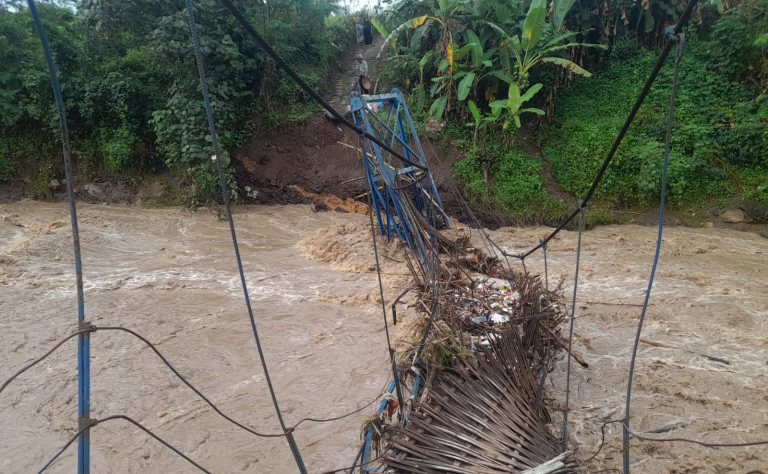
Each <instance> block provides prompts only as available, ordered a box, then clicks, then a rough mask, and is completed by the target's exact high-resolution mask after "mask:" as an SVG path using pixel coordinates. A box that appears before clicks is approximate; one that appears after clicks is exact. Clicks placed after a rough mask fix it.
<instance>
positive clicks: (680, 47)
mask: <svg viewBox="0 0 768 474" xmlns="http://www.w3.org/2000/svg"><path fill="white" fill-rule="evenodd" d="M673 38H676V42H677V54H676V55H675V70H674V73H673V76H672V93H671V95H670V99H669V113H668V115H667V135H666V137H665V142H664V164H663V166H662V174H661V196H660V198H659V201H660V203H659V228H658V235H657V236H656V252H655V253H654V256H653V265H652V266H651V275H650V277H649V278H648V287H647V288H646V290H645V299H644V300H643V309H642V310H641V311H640V320H639V321H638V322H637V332H636V333H635V342H634V345H633V346H632V357H631V359H630V362H629V375H628V377H627V396H626V403H625V406H624V430H623V436H622V438H623V462H624V474H629V433H630V431H629V424H630V423H629V417H630V411H629V410H630V402H631V399H632V377H633V376H634V373H635V361H636V358H637V347H638V345H639V344H640V334H641V332H642V331H643V322H644V321H645V314H646V312H647V311H648V302H649V301H650V299H651V290H652V289H653V279H654V277H655V276H656V267H657V265H658V263H659V256H660V254H661V242H662V236H663V234H664V208H665V206H666V199H667V175H668V168H669V154H670V149H671V143H672V125H673V121H674V118H675V99H676V98H677V79H678V74H679V71H680V59H681V58H682V57H683V51H684V49H685V37H684V36H683V33H678V34H675V35H674V36H673ZM673 42H674V41H672V38H670V41H669V44H672V43H673Z"/></svg>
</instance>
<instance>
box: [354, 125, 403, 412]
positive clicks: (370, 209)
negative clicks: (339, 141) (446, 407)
mask: <svg viewBox="0 0 768 474" xmlns="http://www.w3.org/2000/svg"><path fill="white" fill-rule="evenodd" d="M361 140H362V138H361ZM372 201H373V197H369V202H368V219H369V220H370V224H371V240H373V255H374V258H375V260H376V276H377V278H378V281H379V298H380V299H381V313H382V316H383V317H384V334H385V335H386V337H387V354H389V362H390V365H391V366H392V378H393V380H394V381H395V392H396V393H397V406H398V410H399V412H400V419H401V420H402V419H403V391H402V387H400V378H399V377H398V376H397V364H396V363H395V350H394V349H392V340H391V339H390V336H389V322H388V321H387V305H386V303H385V302H384V285H383V283H382V282H381V265H380V262H379V246H378V244H377V243H376V231H375V226H374V224H373V202H372Z"/></svg>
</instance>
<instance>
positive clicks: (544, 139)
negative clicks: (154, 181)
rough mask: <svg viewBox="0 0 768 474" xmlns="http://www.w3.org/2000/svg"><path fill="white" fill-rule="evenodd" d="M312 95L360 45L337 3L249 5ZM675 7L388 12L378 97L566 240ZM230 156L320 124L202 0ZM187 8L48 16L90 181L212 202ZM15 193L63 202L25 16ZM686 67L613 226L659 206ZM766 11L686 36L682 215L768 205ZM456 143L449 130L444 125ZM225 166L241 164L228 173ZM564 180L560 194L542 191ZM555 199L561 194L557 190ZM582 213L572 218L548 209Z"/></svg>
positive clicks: (51, 5)
mask: <svg viewBox="0 0 768 474" xmlns="http://www.w3.org/2000/svg"><path fill="white" fill-rule="evenodd" d="M237 3H238V6H239V7H240V8H241V9H242V10H243V11H244V12H245V14H246V15H247V16H248V17H249V18H250V19H251V21H252V22H253V24H254V25H256V26H257V27H258V28H260V29H261V33H262V34H263V35H264V36H265V37H266V38H267V39H268V40H269V41H270V42H271V43H272V44H273V45H274V47H275V48H276V49H277V50H278V52H279V53H280V54H282V55H283V57H285V58H286V60H287V61H288V62H289V63H290V64H292V65H293V66H294V67H295V68H297V69H298V70H299V72H300V74H301V75H302V76H303V77H304V78H305V79H306V80H307V81H308V82H309V83H310V84H311V85H313V86H314V87H316V88H318V89H322V88H323V86H324V85H326V84H327V81H328V78H329V75H330V71H331V70H332V69H333V67H334V66H335V62H336V61H338V59H339V57H340V56H341V54H342V53H343V52H344V51H345V50H348V49H349V46H350V45H351V43H352V42H353V41H354V35H353V34H352V32H353V31H354V28H353V24H354V22H355V21H354V19H353V17H352V16H351V15H349V14H348V13H345V12H344V11H343V10H342V9H340V8H339V7H338V5H337V3H336V0H302V1H300V2H299V1H296V0H275V1H269V2H246V1H244V0H242V1H239V2H237ZM685 3H687V2H680V1H678V0H653V1H642V2H634V1H633V2H629V1H625V0H608V1H604V0H579V1H578V2H576V1H575V0H409V1H406V2H399V3H397V4H387V3H385V5H391V6H390V7H388V8H384V9H382V8H380V7H377V8H376V9H375V11H376V15H375V19H374V20H373V23H374V26H375V27H376V28H377V29H378V30H379V32H380V33H381V34H382V36H384V37H385V38H386V43H385V46H384V48H383V50H382V51H381V55H382V56H383V57H384V59H386V61H385V65H386V67H385V68H384V71H382V72H380V77H379V78H377V79H379V80H380V83H381V85H383V86H384V87H389V86H397V87H400V88H401V89H402V90H404V91H406V94H407V95H408V98H409V101H410V103H411V106H412V110H413V112H414V114H415V115H416V116H417V117H418V118H419V119H420V120H421V121H429V122H431V123H432V125H433V126H432V127H429V128H432V129H434V128H435V127H437V128H438V129H439V128H441V127H444V128H443V132H442V133H441V134H440V135H441V136H442V138H447V139H449V140H452V141H453V142H454V143H456V144H458V145H459V146H460V147H461V149H462V150H463V151H464V153H465V154H464V157H463V159H462V160H461V161H460V162H459V163H458V165H457V166H456V168H455V170H454V171H455V174H456V175H457V177H458V178H459V179H460V181H461V182H462V183H463V184H464V186H465V188H466V189H467V191H468V192H469V194H470V196H471V197H472V198H473V200H474V201H475V202H476V204H479V205H483V206H485V207H488V208H492V209H497V210H498V209H500V210H503V211H505V212H510V213H511V214H512V215H513V216H514V217H516V218H517V219H518V220H520V221H527V222H530V221H546V222H553V221H554V220H556V219H557V218H559V217H560V216H561V215H562V214H563V213H564V212H565V211H566V210H567V209H568V207H569V206H571V205H572V201H574V200H575V198H576V196H578V195H581V194H583V193H584V191H585V190H586V189H587V187H588V186H589V184H590V183H591V180H592V178H593V176H594V173H595V171H596V169H597V167H598V166H599V164H600V163H601V161H602V159H603V157H604V156H605V154H606V152H607V150H608V149H609V147H610V145H611V142H612V141H613V139H614V137H615V135H616V132H617V131H618V129H619V128H620V127H621V125H622V123H623V121H624V119H625V117H626V114H627V112H628V109H629V107H630V104H631V103H632V101H633V100H634V99H635V97H636V96H637V94H638V92H639V90H640V88H641V86H642V84H643V82H644V80H645V78H646V77H647V74H648V72H649V70H650V68H651V66H652V64H653V63H654V61H655V60H656V58H657V55H658V54H659V50H660V47H661V46H662V45H663V44H664V43H665V41H666V38H665V34H664V28H665V27H666V26H667V25H670V24H672V23H674V22H675V21H677V18H678V16H679V15H680V13H681V11H682V9H683V8H684V7H685ZM195 5H196V8H197V9H198V10H199V11H198V12H197V20H198V23H199V25H200V31H201V34H202V38H201V40H202V49H203V54H204V57H205V58H204V59H205V61H206V67H207V70H208V75H209V78H210V81H211V93H212V99H213V102H214V108H215V112H216V117H217V122H218V128H219V131H220V134H221V141H222V143H223V144H224V146H225V147H226V148H227V149H228V150H230V151H233V150H236V149H237V147H239V146H240V145H241V144H242V143H243V142H244V140H245V139H246V138H247V137H248V136H249V135H250V134H252V133H253V132H254V131H258V130H265V129H269V128H270V127H273V126H275V125H276V124H279V123H284V122H286V121H292V120H299V119H302V118H304V117H307V116H308V115H309V114H311V113H312V112H314V111H315V110H316V108H315V107H314V106H313V105H312V104H311V103H310V102H309V101H308V100H307V97H305V96H304V94H303V93H302V92H301V91H300V90H299V89H298V87H297V86H296V85H295V84H294V83H293V82H292V81H290V80H287V78H286V77H285V76H284V75H283V74H282V73H281V72H280V71H278V70H276V69H275V66H274V64H273V63H272V62H271V61H270V60H268V59H267V58H266V57H265V56H264V55H263V53H262V52H261V51H260V50H259V49H258V48H257V47H256V46H255V45H254V44H253V43H252V42H251V41H250V40H249V39H248V38H246V37H245V36H244V35H243V34H242V32H241V30H240V28H239V27H238V26H237V25H236V24H235V22H234V20H233V19H232V18H231V16H230V15H229V14H228V13H226V12H225V11H224V10H223V9H222V7H221V6H220V5H219V2H217V1H215V0H195ZM184 7H185V2H184V1H182V0H157V1H152V2H145V1H138V0H130V1H117V0H79V1H69V2H66V1H59V2H44V3H43V4H41V5H40V10H41V14H42V16H43V21H44V23H45V25H46V28H47V30H48V34H49V36H50V40H51V44H52V47H53V50H54V54H55V56H56V62H57V64H58V67H59V69H60V71H61V79H62V83H63V84H62V85H63V88H64V95H65V100H66V102H67V108H68V110H67V115H68V117H69V120H70V126H71V134H72V141H73V157H74V159H75V163H76V167H77V173H78V175H79V176H80V177H81V178H85V179H91V178H93V177H96V176H99V177H104V176H107V177H109V176H126V175H138V174H142V173H155V172H165V171H171V172H173V173H175V174H177V175H179V176H182V177H184V179H186V182H187V183H189V184H191V185H192V186H190V188H192V189H194V190H195V195H196V196H197V197H198V198H202V199H205V198H206V197H208V196H210V194H211V192H212V190H213V188H214V180H213V178H212V176H213V174H212V169H211V163H210V160H209V159H208V157H209V155H210V153H211V150H210V137H208V135H207V129H206V127H205V118H204V114H203V109H202V102H201V100H200V92H199V85H198V82H197V76H196V68H195V64H194V57H193V54H192V48H191V41H190V38H189V34H188V31H187V25H186V14H185V9H184ZM0 64H2V65H3V68H2V69H1V70H0V183H4V182H12V183H16V184H18V183H22V184H23V186H24V187H26V188H27V189H28V190H32V191H33V192H34V193H36V194H37V195H45V194H46V193H50V186H49V183H50V181H51V179H53V178H58V177H60V173H61V172H60V168H61V166H60V162H59V157H60V146H59V144H58V130H57V120H56V114H55V109H54V106H53V103H52V100H51V95H52V94H51V91H50V84H49V80H48V76H47V70H46V68H45V64H44V62H43V58H42V54H41V48H40V45H39V42H38V40H37V36H36V33H35V31H34V27H33V24H32V21H31V19H30V18H29V15H28V12H26V10H25V2H22V1H20V0H0ZM671 64H672V60H671V59H670V61H669V64H668V65H667V66H666V67H665V68H664V69H663V71H662V74H661V76H660V77H659V79H658V81H657V84H656V86H655V87H654V89H653V90H652V93H651V95H650V96H649V98H648V100H647V101H646V104H645V106H644V107H643V108H642V109H641V112H640V114H639V115H638V117H637V120H636V122H635V124H634V125H633V127H632V129H631V131H630V133H629V134H628V136H627V137H626V139H625V142H624V144H623V145H622V147H621V148H620V150H619V153H618V154H617V156H616V159H615V161H614V164H613V165H612V166H611V167H610V169H609V170H608V173H607V174H606V176H605V180H604V182H603V184H602V185H601V187H600V188H599V189H598V194H597V198H598V200H599V205H600V206H603V207H604V208H643V207H646V206H651V205H653V203H655V202H656V199H657V196H658V191H659V189H658V188H659V181H660V162H661V159H662V155H663V146H664V145H663V143H664V132H665V124H666V110H667V107H668V101H669V93H670V85H671V75H672V67H671ZM767 86H768V0H737V1H730V2H723V1H721V0H708V1H704V2H702V3H701V5H700V7H699V8H697V10H696V11H695V14H694V17H693V19H692V22H691V25H690V26H689V28H688V29H687V48H686V53H685V57H684V60H683V63H682V67H681V80H680V88H679V93H678V101H677V104H678V105H677V112H676V116H675V130H674V135H673V144H672V155H671V165H670V182H669V186H670V188H669V191H670V201H671V203H672V204H674V205H678V206H682V207H684V206H687V205H690V204H691V203H702V202H706V201H712V200H714V199H716V200H718V201H720V202H725V201H727V202H732V201H733V202H747V201H749V202H754V203H758V204H760V205H762V206H768V95H767V94H766V90H767ZM443 124H444V125H443ZM223 158H224V159H228V157H226V156H225V157H223ZM549 167H551V176H549V175H548V173H545V172H544V170H545V169H546V170H548V169H549ZM545 183H546V185H545ZM554 189H559V190H561V191H562V192H564V193H567V194H568V195H570V197H566V198H565V202H561V201H560V199H559V197H563V194H562V193H560V194H558V196H559V197H558V198H555V197H554V196H552V195H550V192H548V190H549V191H553V190H554Z"/></svg>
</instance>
